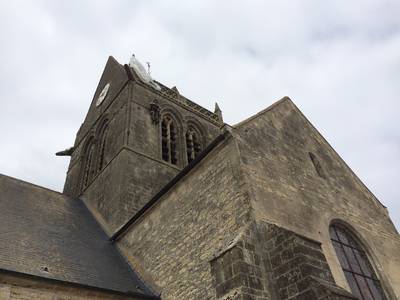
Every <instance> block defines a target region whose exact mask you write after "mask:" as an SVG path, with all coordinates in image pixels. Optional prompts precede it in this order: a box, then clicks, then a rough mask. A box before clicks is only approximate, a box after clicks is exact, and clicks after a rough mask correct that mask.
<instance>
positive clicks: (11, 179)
mask: <svg viewBox="0 0 400 300" xmlns="http://www.w3.org/2000/svg"><path fill="white" fill-rule="evenodd" d="M1 177H5V178H6V179H7V180H10V181H14V182H21V183H23V184H26V185H30V186H32V187H34V188H38V189H42V190H46V191H48V192H52V193H56V194H59V195H60V196H64V197H66V198H69V199H72V198H71V197H69V196H68V195H66V194H63V193H62V192H59V191H55V190H52V189H49V188H47V187H44V186H41V185H38V184H36V183H32V182H29V181H26V180H22V179H18V178H16V177H13V176H10V175H6V174H2V173H0V178H1Z"/></svg>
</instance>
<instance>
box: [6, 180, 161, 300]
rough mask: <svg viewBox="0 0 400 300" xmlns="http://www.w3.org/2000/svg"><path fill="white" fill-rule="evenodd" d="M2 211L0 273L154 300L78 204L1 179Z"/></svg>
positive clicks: (49, 192) (52, 193)
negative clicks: (30, 276) (3, 271)
mask: <svg viewBox="0 0 400 300" xmlns="http://www.w3.org/2000/svg"><path fill="white" fill-rule="evenodd" d="M0 211H1V218H0V270H6V271H12V272H18V273H23V274H28V275H33V276H40V277H43V278H47V279H53V280H58V281H63V282H69V283H73V284H79V285H85V286H91V287H95V288H101V289H107V290H112V291H116V292H122V293H127V294H132V295H141V296H145V297H146V296H148V297H149V298H153V299H158V297H156V296H154V294H152V293H151V291H150V290H149V289H148V288H147V287H146V286H145V285H144V283H143V282H142V281H141V280H140V279H139V277H138V276H137V275H136V273H135V272H134V271H133V270H132V269H131V268H130V266H129V265H128V263H127V262H126V261H124V259H123V258H122V256H121V255H120V253H119V252H118V250H117V249H116V248H115V246H113V245H112V244H111V243H110V242H109V241H108V237H107V236H106V234H105V232H103V230H102V229H101V228H100V226H99V225H98V223H97V222H96V220H95V219H94V218H93V216H92V215H91V214H90V212H89V211H88V209H87V208H86V207H85V205H84V204H83V203H82V201H80V200H74V199H71V198H69V197H67V196H65V195H63V194H60V193H58V192H55V191H51V190H48V189H45V188H42V187H38V186H35V185H33V184H30V183H27V182H24V181H20V180H17V179H14V178H11V177H8V176H4V175H1V174H0ZM146 298H147V297H146Z"/></svg>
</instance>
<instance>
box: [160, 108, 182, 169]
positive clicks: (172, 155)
mask: <svg viewBox="0 0 400 300" xmlns="http://www.w3.org/2000/svg"><path fill="white" fill-rule="evenodd" d="M161 148H162V159H163V160H164V161H166V162H169V163H171V164H173V165H177V164H178V134H177V127H176V123H175V122H174V120H173V119H172V118H171V116H169V115H165V116H164V117H163V118H162V122H161Z"/></svg>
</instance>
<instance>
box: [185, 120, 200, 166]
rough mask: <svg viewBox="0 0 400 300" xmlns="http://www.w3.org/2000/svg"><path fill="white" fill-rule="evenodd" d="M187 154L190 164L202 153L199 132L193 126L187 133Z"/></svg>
mask: <svg viewBox="0 0 400 300" xmlns="http://www.w3.org/2000/svg"><path fill="white" fill-rule="evenodd" d="M185 138H186V154H187V160H188V163H190V162H191V161H193V160H194V159H195V158H196V156H197V155H198V154H199V153H200V151H201V142H200V134H199V132H198V131H197V130H196V129H195V128H194V127H192V126H190V127H189V129H188V130H187V131H186V135H185Z"/></svg>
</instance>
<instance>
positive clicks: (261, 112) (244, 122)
mask: <svg viewBox="0 0 400 300" xmlns="http://www.w3.org/2000/svg"><path fill="white" fill-rule="evenodd" d="M285 101H290V102H292V103H293V101H292V99H290V98H289V97H288V96H284V97H283V98H282V99H280V100H278V101H276V102H274V103H272V104H271V105H270V106H268V107H266V108H264V109H263V110H261V111H259V112H258V113H256V114H255V115H252V116H251V117H248V118H247V119H245V120H243V121H241V122H239V123H237V124H235V125H233V128H238V127H240V126H242V125H244V124H247V123H248V122H250V121H251V120H253V119H255V118H258V117H260V116H261V115H263V114H264V113H266V112H268V111H270V110H272V109H274V108H275V107H276V106H278V105H280V104H282V103H283V102H285Z"/></svg>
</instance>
